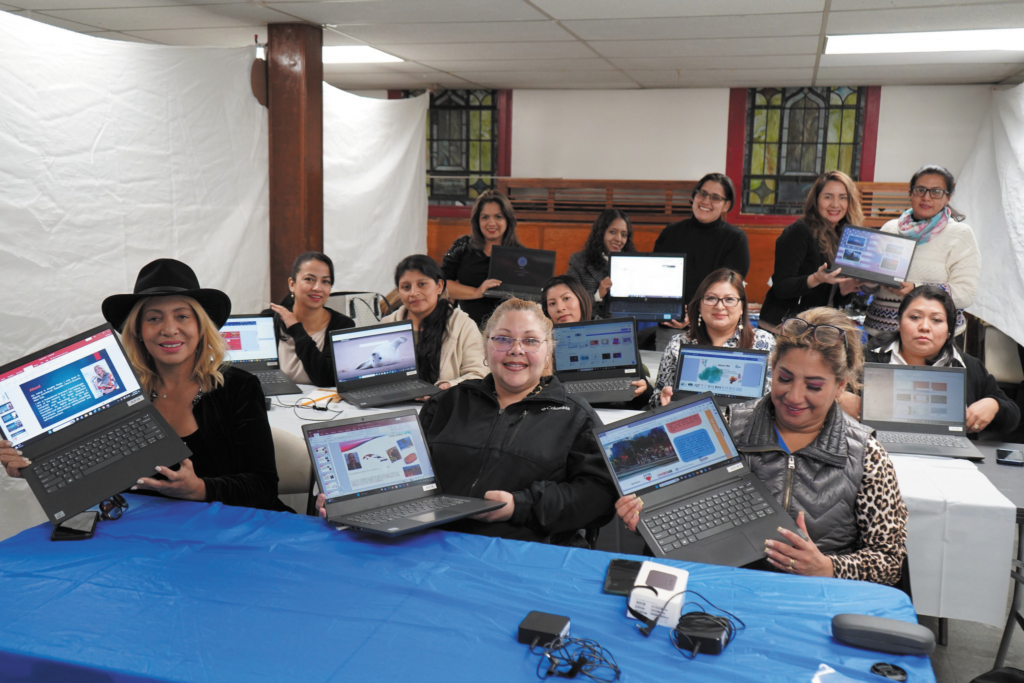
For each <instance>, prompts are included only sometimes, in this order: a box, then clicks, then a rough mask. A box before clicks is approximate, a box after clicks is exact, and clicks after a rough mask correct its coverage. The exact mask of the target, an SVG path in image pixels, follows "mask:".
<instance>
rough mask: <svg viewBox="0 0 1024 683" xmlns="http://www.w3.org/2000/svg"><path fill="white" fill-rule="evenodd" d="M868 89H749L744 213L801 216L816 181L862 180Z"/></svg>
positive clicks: (839, 87) (843, 87)
mask: <svg viewBox="0 0 1024 683" xmlns="http://www.w3.org/2000/svg"><path fill="white" fill-rule="evenodd" d="M866 91H867V89H866V88H848V87H846V86H838V87H813V88H812V87H807V88H751V89H750V90H748V91H747V135H746V139H747V145H746V150H745V155H744V160H743V171H744V173H743V191H742V197H743V211H744V212H745V213H765V214H799V213H802V211H803V203H804V199H805V198H806V197H807V192H808V190H810V187H811V185H812V184H813V183H814V179H815V178H817V177H818V176H819V175H821V174H822V173H824V172H825V171H832V170H840V171H842V172H844V173H846V174H847V175H849V176H850V177H851V178H853V179H854V180H859V179H860V155H861V143H862V139H863V135H864V107H865V100H866Z"/></svg>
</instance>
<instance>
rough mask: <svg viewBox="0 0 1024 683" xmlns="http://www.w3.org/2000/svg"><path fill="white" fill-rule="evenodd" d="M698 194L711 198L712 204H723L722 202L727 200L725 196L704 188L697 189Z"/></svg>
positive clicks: (703, 197) (702, 197)
mask: <svg viewBox="0 0 1024 683" xmlns="http://www.w3.org/2000/svg"><path fill="white" fill-rule="evenodd" d="M697 196H698V197H700V198H701V199H710V200H711V203H712V204H721V203H722V202H724V201H725V197H723V196H722V195H720V194H711V193H710V192H705V191H704V190H697Z"/></svg>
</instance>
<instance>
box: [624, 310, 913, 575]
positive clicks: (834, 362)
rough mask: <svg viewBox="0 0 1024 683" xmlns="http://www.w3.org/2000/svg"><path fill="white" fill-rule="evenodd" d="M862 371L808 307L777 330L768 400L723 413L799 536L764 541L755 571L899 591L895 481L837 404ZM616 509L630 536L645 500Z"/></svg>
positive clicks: (840, 333)
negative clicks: (896, 586) (896, 587)
mask: <svg viewBox="0 0 1024 683" xmlns="http://www.w3.org/2000/svg"><path fill="white" fill-rule="evenodd" d="M863 364H864V353H863V350H862V348H861V343H860V330H858V329H857V328H856V327H855V326H854V324H853V323H852V322H850V319H849V318H848V317H847V316H846V315H845V314H843V313H842V312H840V311H837V310H835V309H833V308H813V309H811V310H808V311H805V312H804V313H803V314H802V315H801V316H800V317H798V318H790V319H788V320H786V321H785V322H783V323H782V325H781V326H780V328H779V338H778V341H777V342H776V347H775V351H774V353H773V358H772V367H773V374H774V378H773V381H772V390H771V393H770V394H769V395H767V396H765V397H763V398H761V399H758V400H756V401H748V402H747V403H740V404H736V405H732V406H729V407H728V408H727V409H726V419H727V420H728V422H729V431H730V432H732V435H733V438H734V439H735V440H736V447H737V448H738V449H739V450H740V452H741V453H742V455H743V459H744V461H745V463H746V464H747V466H748V467H750V470H751V471H752V472H753V473H754V474H755V475H756V476H757V477H758V479H760V480H761V481H762V482H764V484H765V486H767V487H768V490H769V491H771V492H772V494H773V495H775V497H776V498H777V499H778V500H779V502H780V503H781V504H782V506H783V507H784V508H785V509H786V511H787V512H788V513H789V514H790V515H792V516H793V517H794V518H795V520H796V524H797V526H798V527H799V528H800V529H801V530H802V531H803V534H804V535H803V536H800V535H798V534H794V533H792V532H790V531H788V530H784V529H780V530H779V536H776V537H774V538H767V539H765V556H766V560H765V562H763V563H757V564H756V565H755V567H757V568H764V569H773V570H775V571H780V572H786V573H790V574H801V575H803V576H827V577H835V578H840V579H857V580H860V581H872V582H875V583H881V584H888V585H894V584H896V583H897V582H899V580H900V578H901V574H902V568H903V561H904V559H905V558H906V554H907V551H906V539H907V529H906V524H907V508H906V505H904V503H903V497H902V496H901V495H900V489H899V484H898V482H897V481H896V472H895V470H894V469H893V466H892V462H891V461H890V460H889V456H888V454H887V453H886V452H885V449H884V448H882V445H881V444H880V443H878V440H877V439H875V437H874V436H873V435H872V430H871V429H869V428H868V427H865V426H864V425H862V424H860V423H859V422H857V421H856V420H855V419H853V418H852V417H850V416H848V415H847V414H846V413H845V412H843V410H841V409H840V407H839V405H838V402H839V399H840V397H841V396H842V395H843V392H844V391H845V390H846V387H847V386H848V385H851V384H852V385H856V383H857V378H858V377H859V376H860V372H861V369H862V367H863ZM615 507H616V512H617V513H618V515H619V517H620V518H622V520H623V521H624V522H625V523H626V526H627V527H628V528H629V529H630V530H635V529H636V524H637V521H638V520H639V511H640V510H641V509H642V508H643V501H642V500H641V499H640V498H636V497H634V496H624V497H622V498H620V499H619V501H618V502H617V503H616V504H615Z"/></svg>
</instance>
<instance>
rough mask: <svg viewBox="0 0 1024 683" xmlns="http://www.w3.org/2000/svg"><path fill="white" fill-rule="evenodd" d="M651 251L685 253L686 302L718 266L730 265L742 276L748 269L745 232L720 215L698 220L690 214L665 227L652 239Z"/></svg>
mask: <svg viewBox="0 0 1024 683" xmlns="http://www.w3.org/2000/svg"><path fill="white" fill-rule="evenodd" d="M654 252H655V253H659V252H660V253H663V254H686V278H685V282H684V285H683V301H684V302H686V303H687V304H689V303H690V299H691V298H692V297H693V295H694V292H696V291H697V287H698V286H700V283H701V281H703V280H704V278H706V277H707V276H708V275H710V274H711V273H713V272H714V271H716V270H718V269H719V268H731V269H733V270H735V271H736V272H737V273H739V274H740V275H742V276H743V277H744V278H745V277H746V276H747V271H748V270H750V247H749V246H748V244H747V233H745V232H743V230H741V229H740V228H737V227H736V226H735V225H732V224H731V223H726V222H725V221H723V220H722V219H721V218H719V219H718V220H717V221H714V222H713V223H701V222H700V221H698V220H697V219H696V218H693V217H690V218H687V219H686V220H683V221H679V222H678V223H672V224H671V225H668V226H666V227H665V229H664V230H662V231H661V234H660V235H658V239H657V240H656V241H655V242H654Z"/></svg>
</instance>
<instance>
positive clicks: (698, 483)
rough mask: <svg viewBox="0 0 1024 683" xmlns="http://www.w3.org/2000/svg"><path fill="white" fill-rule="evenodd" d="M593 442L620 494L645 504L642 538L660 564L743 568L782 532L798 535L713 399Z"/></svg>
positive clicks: (656, 414)
mask: <svg viewBox="0 0 1024 683" xmlns="http://www.w3.org/2000/svg"><path fill="white" fill-rule="evenodd" d="M594 435H595V436H596V437H597V441H598V444H599V446H600V448H601V452H602V454H603V455H604V458H605V463H606V464H607V466H608V470H609V472H610V473H611V475H612V479H613V480H614V481H615V485H616V487H617V488H618V490H619V493H620V495H623V496H626V495H630V494H636V495H637V496H639V497H641V498H643V501H644V506H643V508H642V510H641V512H640V522H639V524H637V531H639V532H640V535H641V536H643V538H644V540H645V541H646V542H647V545H648V547H650V549H651V550H652V551H653V552H654V554H655V556H657V557H671V558H673V559H679V560H688V561H692V562H706V563H710V564H722V565H729V566H734V567H736V566H741V565H744V564H748V563H750V562H754V561H755V560H759V559H762V558H763V557H764V550H763V548H764V540H765V539H768V538H779V536H778V534H777V533H776V528H777V527H779V526H784V527H786V528H787V529H790V530H791V531H795V530H796V524H795V523H794V522H793V519H792V518H791V517H790V516H789V515H788V514H787V513H786V511H785V510H783V508H782V506H781V505H780V504H779V502H778V501H777V500H775V498H774V497H773V496H772V495H771V493H769V492H768V490H767V489H766V488H765V486H764V484H762V483H761V481H760V480H758V478H757V477H756V476H754V475H753V474H752V473H751V472H750V470H748V469H747V467H746V465H745V464H744V462H743V460H742V458H741V456H740V453H739V451H738V450H737V449H736V445H735V443H734V442H733V439H732V435H731V434H730V433H729V429H728V427H727V426H726V424H725V420H723V418H722V415H721V413H720V412H719V410H718V406H716V405H715V399H714V397H713V396H712V395H711V394H709V393H703V394H698V395H696V396H691V397H690V398H686V399H683V400H682V401H679V402H673V403H670V404H668V405H667V406H662V407H661V408H656V409H655V410H653V411H650V412H647V413H641V414H640V415H637V416H634V417H631V418H627V419H625V420H621V421H619V422H615V423H613V424H610V425H605V426H603V427H599V428H597V429H595V430H594Z"/></svg>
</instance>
